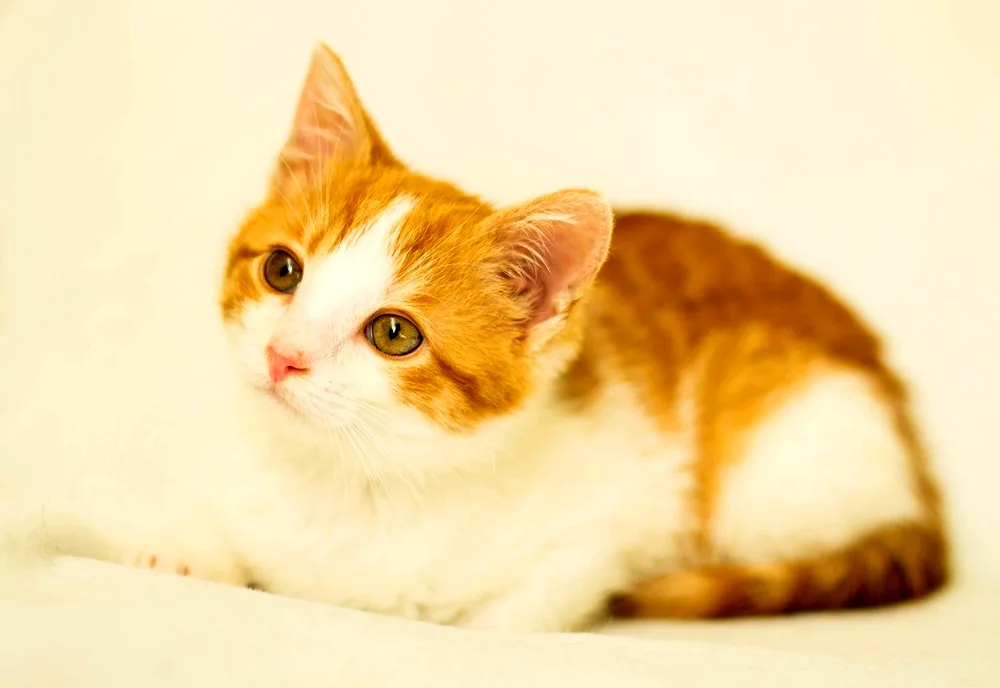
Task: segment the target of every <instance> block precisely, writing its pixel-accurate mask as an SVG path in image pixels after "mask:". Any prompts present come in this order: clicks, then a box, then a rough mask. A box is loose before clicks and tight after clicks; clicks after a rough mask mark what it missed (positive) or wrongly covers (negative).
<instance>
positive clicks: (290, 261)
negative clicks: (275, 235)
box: [264, 248, 302, 294]
mask: <svg viewBox="0 0 1000 688" xmlns="http://www.w3.org/2000/svg"><path fill="white" fill-rule="evenodd" d="M264 281H266V282H267V283H268V285H270V287H271V289H274V290H275V291H280V292H281V293H282V294H291V293H292V292H294V291H295V288H296V287H298V286H299V282H301V281H302V266H300V265H299V263H298V261H297V260H295V258H294V257H292V254H290V253H289V252H288V251H285V250H284V249H280V248H279V249H277V250H276V251H274V252H273V253H271V255H269V256H268V257H267V261H266V262H265V263H264Z"/></svg>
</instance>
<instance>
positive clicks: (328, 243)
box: [130, 46, 947, 631]
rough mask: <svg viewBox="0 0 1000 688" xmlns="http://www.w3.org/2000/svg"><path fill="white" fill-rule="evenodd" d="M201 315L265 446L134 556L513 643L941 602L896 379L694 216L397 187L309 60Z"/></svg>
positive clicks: (784, 274) (849, 324)
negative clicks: (191, 542)
mask: <svg viewBox="0 0 1000 688" xmlns="http://www.w3.org/2000/svg"><path fill="white" fill-rule="evenodd" d="M613 228H614V231H613V232H612V229H613ZM221 308H222V315H223V318H224V321H225V325H226V327H227V329H228V333H229V335H230V337H231V341H232V345H233V350H234V352H235V360H236V363H237V366H238V368H239V369H240V372H241V373H242V376H243V377H244V378H245V381H246V388H247V389H246V401H247V405H248V407H249V409H250V413H251V420H252V422H251V427H252V431H253V432H254V433H255V446H256V448H257V451H258V453H257V455H256V456H255V457H254V458H253V460H252V465H250V466H249V467H247V469H246V471H245V472H243V473H241V474H240V475H239V476H233V478H232V483H233V485H234V487H233V488H232V489H231V490H230V491H229V492H227V493H226V494H225V495H224V496H220V497H219V499H218V502H217V503H213V504H211V505H210V506H211V507H212V509H213V511H214V512H215V515H216V517H217V518H218V522H219V527H220V537H219V539H218V543H217V546H215V547H213V548H208V549H204V548H203V549H201V550H200V551H198V552H197V554H196V555H195V556H192V553H191V552H183V551H177V552H166V551H152V550H151V551H150V553H148V554H143V555H134V554H133V555H132V556H131V557H130V561H131V562H132V563H135V564H137V565H140V566H148V567H151V568H157V569H167V570H177V571H179V572H181V573H190V575H194V576H202V577H205V578H209V579H214V580H218V581H225V582H230V583H235V584H241V585H253V586H256V587H260V588H263V589H265V590H268V591H271V592H274V593H278V594H285V595H292V596H298V597H303V598H309V599H313V600H322V601H326V602H329V603H333V604H338V605H345V606H350V607H355V608H358V609H365V610H372V611H378V612H386V613H392V614H400V615H404V616H408V617H412V618H419V619H425V620H428V621H433V622H438V623H446V624H457V625H461V626H466V627H479V628H483V627H488V628H499V629H509V630H518V631H549V630H565V629H576V628H580V627H582V626H585V625H586V624H588V623H589V622H591V621H593V620H595V619H599V618H601V617H602V616H606V615H607V614H608V612H609V611H610V612H611V613H617V614H622V615H636V616H664V617H722V616H732V615H741V614H769V613H779V612H787V611H798V610H809V609H831V608H840V607H850V606H862V605H877V604H883V603H891V602H896V601H901V600H904V599H907V598H913V597H919V596H923V595H925V594H927V593H929V592H931V591H933V590H934V589H936V588H938V587H939V586H940V585H942V584H943V583H944V581H945V580H946V577H947V565H946V562H947V547H946V541H945V537H944V535H943V532H942V525H941V517H940V514H939V500H938V496H937V491H936V488H935V485H934V483H933V481H932V479H931V478H930V477H929V475H928V470H927V466H926V463H925V461H926V460H925V457H924V453H923V451H922V449H921V447H920V445H919V444H918V440H917V438H916V435H915V431H914V428H913V426H912V423H911V420H910V417H909V415H908V411H907V404H906V399H905V393H904V390H903V387H902V385H901V383H900V382H899V380H898V379H897V378H896V377H895V376H894V375H893V373H892V372H891V371H890V370H889V369H888V368H887V367H886V364H885V363H884V361H883V358H882V353H881V349H880V345H879V342H878V340H877V339H876V337H875V336H874V335H873V334H872V333H871V332H870V331H869V330H868V329H867V328H866V326H865V325H863V324H862V323H861V322H860V321H859V320H858V318H857V317H856V316H854V315H853V314H852V313H851V312H850V311H849V310H848V309H847V308H845V307H844V306H843V305H842V304H841V303H839V302H838V301H837V300H836V299H835V297H833V296H831V295H830V294H829V293H828V292H827V291H826V290H824V289H823V288H822V287H821V286H819V285H817V284H816V283H814V282H812V281H810V280H809V279H807V278H806V277H803V276H801V275H799V274H796V273H795V272H793V271H791V270H789V269H788V268H786V267H783V266H782V265H780V264H779V263H777V262H776V261H775V260H773V259H772V258H771V257H769V256H768V255H767V253H765V252H764V251H763V250H761V249H760V248H757V247H755V246H753V245H751V244H748V243H744V242H742V241H739V240H736V239H734V238H733V237H730V236H728V235H727V234H725V233H724V232H723V231H721V230H720V229H718V228H717V227H714V226H711V225H709V224H706V223H703V222H698V221H693V220H689V219H684V218H681V217H676V216H669V215H658V214H646V213H624V212H623V213H617V212H614V211H613V210H612V209H611V207H610V206H609V204H608V202H607V201H606V200H604V199H603V198H602V197H601V196H600V195H598V194H597V193H594V192H591V191H584V190H567V191H560V192H556V193H552V194H549V195H546V196H542V197H540V198H536V199H535V200H532V201H529V202H527V203H524V204H523V205H518V206H516V207H505V208H496V207H493V206H491V205H490V204H489V203H488V202H486V201H484V200H482V199H480V198H478V197H475V196H472V195H469V194H467V193H465V192H463V191H461V190H459V189H457V188H456V187H454V186H452V185H450V184H448V183H445V182H442V181H438V180H436V179H432V178H429V177H426V176H424V175H422V174H419V173H417V172H415V171H413V170H412V169H410V168H409V167H407V166H406V165H404V164H403V163H402V162H400V161H399V160H398V159H397V158H396V157H395V156H394V155H393V153H392V152H391V151H390V149H389V148H388V146H387V145H386V143H385V141H384V140H383V139H382V138H381V136H380V135H379V133H378V131H377V130H376V127H375V126H374V124H373V122H372V119H371V118H370V117H369V115H368V114H367V113H366V112H365V110H364V109H363V108H362V106H361V104H360V102H359V100H358V98H357V96H356V93H355V90H354V87H353V85H352V82H351V80H350V78H349V77H348V75H347V73H346V72H345V71H344V68H343V65H342V64H341V62H340V60H339V59H338V58H337V57H336V56H335V55H334V54H333V53H332V52H331V51H330V50H329V49H328V48H326V47H325V46H320V47H319V48H317V50H316V51H315V53H314V55H313V59H312V64H311V66H310V68H309V72H308V76H307V78H306V81H305V85H304V88H303V91H302V94H301V99H300V101H299V104H298V110H297V113H296V116H295V121H294V126H293V128H292V132H291V135H290V137H289V139H288V141H287V143H286V145H285V147H284V149H283V150H282V151H281V154H280V159H279V161H278V164H277V166H276V169H275V172H274V176H273V179H272V180H271V185H270V192H269V194H268V196H267V198H266V199H265V200H264V201H263V202H262V203H261V205H260V206H259V207H257V208H256V209H255V210H253V211H252V213H251V214H250V215H249V217H248V219H247V220H246V221H245V223H244V224H243V226H242V228H241V229H240V230H239V232H238V234H237V235H236V237H235V238H234V239H233V241H232V243H231V245H230V249H229V256H228V266H227V268H226V272H225V281H224V287H223V293H222V299H221Z"/></svg>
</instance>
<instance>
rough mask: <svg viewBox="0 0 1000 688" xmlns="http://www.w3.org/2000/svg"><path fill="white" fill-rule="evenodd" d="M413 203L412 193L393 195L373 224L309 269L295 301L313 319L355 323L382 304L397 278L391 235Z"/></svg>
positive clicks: (347, 323)
mask: <svg viewBox="0 0 1000 688" xmlns="http://www.w3.org/2000/svg"><path fill="white" fill-rule="evenodd" d="M413 206H414V200H413V199H412V198H411V197H409V196H400V197H398V198H396V199H394V200H393V201H392V203H391V204H389V206H388V207H387V208H386V209H385V210H384V211H382V213H381V214H380V215H379V216H378V217H376V218H375V219H374V220H373V221H372V222H371V223H370V224H369V225H368V226H366V227H360V228H357V229H356V230H354V231H355V234H354V237H355V238H353V239H350V240H348V241H345V242H344V243H343V244H341V245H340V246H338V247H337V249H336V250H335V251H333V253H331V254H330V255H329V256H327V257H326V258H323V259H321V260H320V261H317V262H315V263H314V264H313V265H311V266H309V267H307V270H306V273H305V278H304V279H303V281H302V285H301V287H300V288H299V293H298V294H296V302H297V303H298V304H300V305H301V308H302V312H303V313H304V315H305V316H306V318H308V320H309V321H310V322H326V321H330V320H333V321H334V322H335V323H337V324H340V325H344V326H347V325H349V326H353V325H355V324H356V322H355V321H357V320H358V319H360V318H363V317H365V316H366V315H368V312H365V311H366V310H367V311H369V312H370V311H371V310H372V309H374V308H377V307H378V306H379V305H381V304H380V301H381V300H382V299H383V298H384V297H385V294H386V292H387V291H388V288H389V285H390V284H391V283H392V280H393V261H392V256H391V254H390V249H389V246H390V240H391V237H392V233H393V232H394V231H395V230H396V229H397V228H398V227H399V225H400V223H401V222H402V221H403V219H404V218H405V217H406V215H407V214H408V213H409V212H410V211H411V210H412V209H413Z"/></svg>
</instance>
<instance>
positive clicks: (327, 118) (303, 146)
mask: <svg viewBox="0 0 1000 688" xmlns="http://www.w3.org/2000/svg"><path fill="white" fill-rule="evenodd" d="M348 160H349V161H353V162H358V163H362V164H375V165H390V164H396V158H395V157H394V156H393V154H392V152H391V151H390V150H389V147H388V146H387V145H386V144H385V142H384V141H383V140H382V138H381V136H380V135H379V133H378V130H377V129H376V128H375V125H374V124H373V123H372V120H371V117H369V115H368V113H367V112H365V110H364V107H362V105H361V101H360V100H359V99H358V94H357V91H356V90H355V88H354V84H353V83H352V82H351V78H350V77H349V76H348V74H347V70H346V69H344V64H343V63H342V62H341V61H340V58H339V57H337V55H336V54H335V53H334V52H333V51H332V50H330V48H328V47H327V46H326V45H325V44H323V43H320V44H319V45H318V46H316V48H315V49H314V50H313V54H312V60H311V61H310V64H309V71H308V73H307V74H306V79H305V83H304V84H303V85H302V92H301V94H300V95H299V103H298V107H297V108H296V111H295V119H294V122H293V124H292V131H291V133H290V134H289V136H288V140H287V141H286V142H285V146H284V148H282V150H281V153H280V155H279V156H278V163H277V166H276V168H275V170H274V174H273V175H272V177H271V185H272V188H274V189H276V190H278V191H280V192H281V193H283V194H289V193H291V192H294V191H298V190H301V189H305V188H306V187H308V186H311V185H313V184H315V183H317V182H318V181H319V180H320V179H321V178H322V176H323V175H324V174H326V173H327V171H328V170H329V166H330V165H333V164H337V163H340V162H343V161H348Z"/></svg>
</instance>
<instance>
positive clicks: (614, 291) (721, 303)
mask: <svg viewBox="0 0 1000 688" xmlns="http://www.w3.org/2000/svg"><path fill="white" fill-rule="evenodd" d="M596 292H597V294H598V298H597V299H596V302H597V303H596V305H595V308H594V316H595V319H596V321H597V322H598V323H599V324H600V329H601V330H602V335H603V336H606V337H608V338H609V339H611V340H613V344H612V346H613V347H614V348H615V349H618V350H620V353H621V355H624V356H630V355H633V356H639V357H651V358H653V359H655V360H657V361H659V362H660V363H661V364H665V365H674V364H682V363H683V362H684V361H685V359H688V358H690V357H691V356H694V355H696V354H697V352H698V351H699V350H700V349H702V348H703V347H704V346H708V345H711V342H712V341H713V340H719V339H720V338H723V339H732V338H733V336H734V335H739V334H740V333H743V334H745V335H746V336H748V337H751V338H753V337H755V336H756V337H757V338H758V339H759V337H760V334H759V333H762V332H768V333H770V337H769V338H771V339H773V340H774V341H775V343H778V342H779V341H780V342H782V343H783V344H784V345H787V346H792V347H794V346H798V347H801V348H804V349H808V350H809V351H811V352H812V353H813V354H816V355H820V356H823V357H829V358H830V359H834V360H840V361H844V362H845V363H850V364H854V365H859V366H862V367H880V366H881V363H880V344H879V341H878V339H877V337H875V336H874V334H873V333H872V332H871V331H870V330H869V329H868V328H867V327H866V326H865V324H864V323H862V322H861V320H860V319H859V318H858V317H857V316H856V315H855V314H854V313H853V312H852V311H851V310H850V309H849V308H848V307H847V306H845V305H844V304H843V303H842V302H841V301H840V300H838V299H837V298H836V297H835V296H834V295H833V294H832V293H831V292H830V291H829V290H827V289H826V288H824V287H823V286H821V285H820V284H819V283H817V282H816V281H814V280H812V279H810V278H809V277H807V276H805V275H803V274H801V273H799V272H797V271H795V270H793V269H791V268H789V267H787V266H785V265H782V264H781V262H780V261H778V260H777V259H775V258H774V257H773V256H772V255H770V254H769V253H768V252H767V251H766V250H765V249H764V248H762V247H761V246H759V245H756V244H754V243H752V242H749V241H745V240H742V239H740V238H737V237H736V236H734V235H732V234H730V233H729V232H727V231H725V230H724V229H722V228H721V227H719V226H717V225H714V224H711V223H709V222H705V221H701V220H695V219H690V218H686V217H682V216H679V215H670V214H658V213H646V212H633V213H619V214H618V216H617V218H616V225H615V233H614V237H613V240H612V245H611V251H610V255H609V257H608V260H607V262H606V263H605V265H604V267H603V268H602V270H601V272H600V274H599V276H598V282H597V290H596ZM754 333H757V334H756V335H755V334H754Z"/></svg>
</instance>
